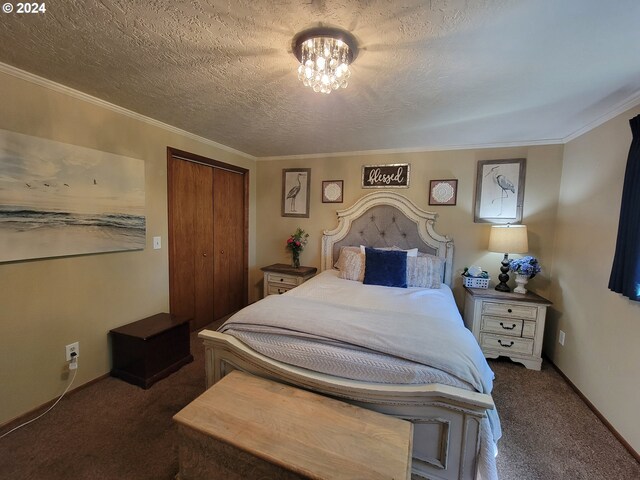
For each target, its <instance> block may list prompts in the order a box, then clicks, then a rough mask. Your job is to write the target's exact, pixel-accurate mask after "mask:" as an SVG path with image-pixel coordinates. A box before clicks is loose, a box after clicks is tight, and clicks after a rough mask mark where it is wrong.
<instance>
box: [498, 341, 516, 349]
mask: <svg viewBox="0 0 640 480" xmlns="http://www.w3.org/2000/svg"><path fill="white" fill-rule="evenodd" d="M498 343H499V344H500V346H501V347H507V348H510V347H513V340H512V341H511V343H510V344H509V345H507V344H506V343H502V340H500V339H498Z"/></svg>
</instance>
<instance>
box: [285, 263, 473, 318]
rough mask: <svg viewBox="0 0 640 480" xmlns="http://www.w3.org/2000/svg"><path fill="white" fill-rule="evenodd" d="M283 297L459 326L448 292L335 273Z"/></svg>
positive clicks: (330, 271) (455, 308)
mask: <svg viewBox="0 0 640 480" xmlns="http://www.w3.org/2000/svg"><path fill="white" fill-rule="evenodd" d="M285 295H291V296H295V297H301V298H310V299H314V300H323V301H327V302H329V303H333V304H337V305H349V306H351V305H353V306H357V307H366V308H372V309H374V310H379V311H384V312H395V313H413V314H416V315H424V314H426V313H429V314H431V315H434V316H438V317H442V318H450V319H451V321H453V322H459V323H460V324H461V325H462V324H463V321H462V317H461V316H460V312H458V308H457V307H456V302H455V300H454V298H453V293H452V292H451V289H450V288H449V287H448V286H447V285H446V284H444V283H443V284H442V286H441V288H438V289H433V288H419V287H409V288H391V287H380V286H377V285H367V286H366V288H363V285H362V283H360V282H355V281H352V280H343V279H341V278H338V271H337V270H325V271H324V272H322V273H320V274H318V275H316V276H315V277H313V278H312V279H311V280H310V281H307V282H305V283H303V284H302V285H300V286H298V287H296V288H294V289H293V290H290V291H288V292H287V293H286V294H285Z"/></svg>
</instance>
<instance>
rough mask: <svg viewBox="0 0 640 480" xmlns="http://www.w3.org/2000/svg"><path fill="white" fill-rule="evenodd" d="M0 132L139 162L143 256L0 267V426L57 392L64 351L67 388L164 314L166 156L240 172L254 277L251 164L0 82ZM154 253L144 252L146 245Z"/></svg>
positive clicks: (12, 81)
mask: <svg viewBox="0 0 640 480" xmlns="http://www.w3.org/2000/svg"><path fill="white" fill-rule="evenodd" d="M0 105H2V115H0V128H1V129H4V130H10V131H13V132H18V133H23V134H27V135H33V136H36V137H41V138H46V139H51V140H56V141H60V142H65V143H69V144H73V145H80V146H83V147H88V148H93V149H97V150H101V151H104V152H110V153H114V154H119V155H125V156H128V157H133V158H138V159H142V160H144V161H145V176H146V186H145V187H146V215H147V246H146V248H145V250H144V251H136V252H123V253H109V254H101V255H86V256H79V257H68V258H58V259H49V260H35V261H26V262H15V263H8V264H0V424H1V423H3V422H6V421H8V420H10V419H12V418H15V417H16V416H18V415H20V414H23V413H25V412H26V411H29V410H31V409H33V408H34V407H37V406H39V405H41V404H43V403H45V402H47V401H49V400H51V399H53V398H54V397H56V396H57V395H60V393H62V391H63V390H64V387H65V386H66V385H67V374H66V362H65V358H64V354H65V350H64V346H65V345H66V344H69V343H72V342H75V341H79V342H80V357H79V366H80V368H79V369H78V373H77V378H76V381H75V384H74V386H77V385H81V384H82V383H85V382H87V381H89V380H92V379H94V378H96V377H99V376H100V375H103V374H105V373H107V372H108V371H109V368H110V357H109V351H108V343H107V332H108V331H109V330H110V329H111V328H114V327H116V326H119V325H123V324H126V323H128V322H131V321H134V320H137V319H140V318H143V317H145V316H148V315H152V314H154V313H157V312H161V311H167V310H168V308H169V290H168V289H169V286H168V285H169V283H168V282H169V281H168V256H167V249H166V247H167V197H166V189H167V187H166V148H167V146H172V147H176V148H179V149H182V150H186V151H190V152H193V153H197V154H200V155H203V156H208V157H210V158H214V159H216V160H220V161H223V162H227V163H231V164H235V165H240V166H242V167H245V168H248V169H249V170H250V179H251V190H250V199H251V200H250V226H249V231H250V254H249V265H250V268H251V269H253V268H255V212H256V209H255V188H256V168H255V167H256V165H255V162H254V161H253V160H249V159H246V158H244V157H242V156H240V155H237V154H234V153H230V152H227V151H225V150H222V149H219V148H216V147H215V146H213V145H211V144H207V143H203V142H198V141H197V140H194V139H192V138H191V137H188V136H184V135H180V134H178V133H174V132H172V131H169V130H165V129H163V128H160V127H157V126H153V125H150V124H148V123H145V122H143V121H140V120H136V119H133V118H131V117H129V116H126V115H122V114H119V113H116V112H114V111H112V110H109V109H106V108H102V107H98V106H96V105H94V104H92V103H89V102H86V101H83V100H79V99H77V98H74V97H72V96H69V95H66V94H63V93H60V92H57V91H54V90H51V89H48V88H44V87H42V86H39V85H36V84H33V83H31V82H27V81H24V80H21V79H18V78H15V77H13V76H10V75H6V74H0ZM157 235H160V236H161V237H162V243H163V248H162V249H161V250H153V249H152V247H151V243H152V237H153V236H157Z"/></svg>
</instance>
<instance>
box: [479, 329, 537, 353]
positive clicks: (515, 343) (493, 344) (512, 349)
mask: <svg viewBox="0 0 640 480" xmlns="http://www.w3.org/2000/svg"><path fill="white" fill-rule="evenodd" d="M480 346H481V347H482V349H483V350H485V349H487V350H494V351H497V352H504V354H505V355H507V354H509V355H513V354H518V353H521V354H524V355H532V354H533V339H528V338H518V337H509V336H507V335H493V334H490V333H481V334H480Z"/></svg>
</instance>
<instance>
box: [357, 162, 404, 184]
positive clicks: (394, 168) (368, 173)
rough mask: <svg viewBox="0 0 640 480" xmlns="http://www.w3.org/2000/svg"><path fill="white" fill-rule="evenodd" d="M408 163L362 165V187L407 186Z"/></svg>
mask: <svg viewBox="0 0 640 480" xmlns="http://www.w3.org/2000/svg"><path fill="white" fill-rule="evenodd" d="M409 171H410V165H409V164H408V163H394V164H391V165H363V166H362V188H409Z"/></svg>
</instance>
